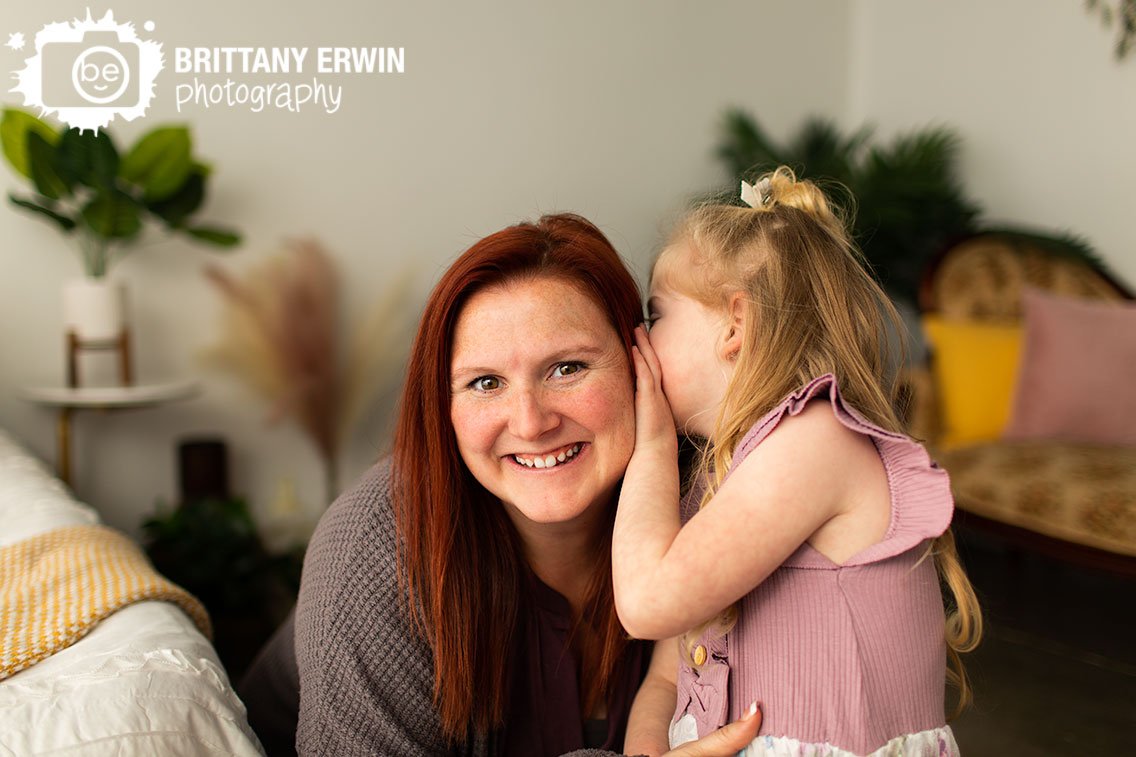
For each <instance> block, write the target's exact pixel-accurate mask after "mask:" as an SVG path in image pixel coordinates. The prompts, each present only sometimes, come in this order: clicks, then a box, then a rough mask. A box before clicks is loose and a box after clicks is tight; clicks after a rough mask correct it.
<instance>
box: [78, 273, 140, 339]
mask: <svg viewBox="0 0 1136 757" xmlns="http://www.w3.org/2000/svg"><path fill="white" fill-rule="evenodd" d="M63 328H64V330H65V331H68V332H71V333H74V334H75V335H76V336H77V337H78V339H79V341H80V342H100V341H109V340H112V339H117V338H118V336H119V335H120V334H121V333H122V332H123V331H124V330H125V329H126V287H125V286H124V285H123V284H122V282H119V281H108V280H106V279H75V280H72V281H68V282H67V283H65V284H64V285H63Z"/></svg>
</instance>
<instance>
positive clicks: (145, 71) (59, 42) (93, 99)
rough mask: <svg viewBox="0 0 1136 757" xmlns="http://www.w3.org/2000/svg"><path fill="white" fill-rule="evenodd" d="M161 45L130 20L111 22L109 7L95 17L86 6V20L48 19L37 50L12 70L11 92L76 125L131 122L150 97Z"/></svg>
mask: <svg viewBox="0 0 1136 757" xmlns="http://www.w3.org/2000/svg"><path fill="white" fill-rule="evenodd" d="M146 28H147V29H148V30H149V29H152V28H153V24H151V23H150V22H147V24H146ZM161 48H162V46H161V45H160V44H159V43H157V42H151V41H145V40H140V39H138V37H137V35H136V34H135V31H134V26H133V24H130V23H123V24H117V23H115V21H114V16H113V12H112V11H108V12H107V14H106V15H105V16H104V17H103V18H101V19H99V20H98V21H94V20H92V19H91V15H90V11H88V12H87V18H86V19H83V20H79V19H76V20H74V21H72V22H70V23H57V24H48V25H47V26H45V27H44V28H43V29H42V30H41V31H40V32H39V33H38V34H36V55H35V56H33V57H31V58H28V59H27V61H25V63H26V66H25V68H24V69H23V70H21V71H17V72H16V78H17V79H18V80H19V83H18V84H17V85H16V87H14V88H13V89H12V91H13V92H20V93H22V94H23V95H24V98H25V103H24V104H25V105H30V106H39V107H40V108H41V109H43V110H44V111H47V112H52V111H54V112H55V113H57V114H58V116H59V118H60V120H62V121H64V122H65V123H67V124H68V125H69V126H73V127H77V128H79V129H99V128H101V127H103V126H106V125H107V124H108V123H110V121H111V120H112V119H114V118H115V117H116V116H121V117H122V118H124V119H125V120H127V121H133V120H134V119H135V118H138V117H139V116H141V115H143V114H144V113H145V111H146V108H147V107H149V105H150V100H151V99H152V98H153V95H154V80H155V79H156V78H157V75H158V72H159V71H161V70H162V66H163V61H162V49H161Z"/></svg>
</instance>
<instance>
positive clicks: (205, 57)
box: [174, 47, 406, 74]
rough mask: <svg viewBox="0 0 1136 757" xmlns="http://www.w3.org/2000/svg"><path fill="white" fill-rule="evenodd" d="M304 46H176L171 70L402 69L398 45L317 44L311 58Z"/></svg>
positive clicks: (369, 71) (364, 71)
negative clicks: (352, 45)
mask: <svg viewBox="0 0 1136 757" xmlns="http://www.w3.org/2000/svg"><path fill="white" fill-rule="evenodd" d="M308 53H309V48H306V47H178V48H175V49H174V70H175V71H176V72H177V73H179V74H232V73H242V74H292V73H295V74H301V73H304V65H305V63H311V65H313V66H314V67H315V73H319V74H373V73H379V74H386V73H395V74H401V73H405V71H406V50H405V48H402V47H317V48H316V49H315V54H314V55H312V57H311V60H310V61H309V59H308Z"/></svg>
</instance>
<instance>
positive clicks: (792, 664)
mask: <svg viewBox="0 0 1136 757" xmlns="http://www.w3.org/2000/svg"><path fill="white" fill-rule="evenodd" d="M814 399H816V400H823V399H826V400H827V402H828V404H829V405H830V406H831V408H832V412H833V413H834V414H835V415H836V417H837V418H838V419H839V421H840V422H841V423H842V424H843V425H844V426H846V427H847V428H849V429H852V430H853V431H856V432H858V433H861V434H864V435H866V436H868V437H870V438H871V439H872V441H873V442H874V443H875V445H876V448H877V450H879V454H880V458H881V459H882V461H883V464H884V468H885V470H886V471H887V478H888V486H889V488H890V491H891V522H890V525H889V526H888V530H887V533H886V534H885V535H884V538H883V539H882V540H881V541H879V542H878V543H876V544H873V545H872V546H870V547H868V548H867V549H865V550H863V551H861V552H860V553H859V554H856V555H854V556H853V557H852V558H851V559H849V560H847V561H846V562H845V563H844V564H842V565H837V564H836V563H834V562H832V561H831V560H829V559H828V558H826V557H825V556H824V555H822V554H821V553H819V552H817V551H816V550H815V549H813V548H812V547H811V546H809V545H808V544H803V545H801V547H800V548H799V549H798V550H797V551H796V552H795V553H793V555H791V556H790V557H789V558H788V559H787V560H786V561H785V562H784V563H783V564H782V565H781V567H779V568H778V569H777V570H776V571H774V572H773V574H772V575H770V576H769V578H767V579H766V580H765V581H764V582H762V583H761V585H760V586H758V587H757V588H756V589H754V590H753V591H751V592H750V593H749V594H748V595H746V596H745V597H744V598H743V599H742V601H741V603H740V606H739V617H738V622H737V624H736V625H735V626H734V628H733V630H731V631H730V632H729V633H728V634H726V635H725V636H724V637H718V638H713V637H711V636H708V635H707V636H704V637H703V638H702V639H700V641H699V645H700V646H702V647H703V648H702V650H698V648H697V647H696V648H695V659H698V658H700V657H705V662H704V663H703V664H702V665H700V666H697V667H695V668H692V667H690V666H688V665H686V664H685V663H680V666H679V674H678V706H677V709H676V710H675V717H674V719H673V722H672V724H671V729H670V738H671V746H672V747H675V746H678V745H679V744H682V743H685V742H687V741H690V740H692V739H694V738H697V737H699V736H704V735H706V734H707V733H709V732H711V731H713V730H714V729H716V728H718V727H720V726H722V725H724V724H725V723H726V722H729V721H733V720H736V719H738V718H739V717H741V715H742V714H743V712H744V711H745V709H746V708H748V706H749V704H750V702H753V701H755V700H756V701H760V702H762V714H763V722H762V728H761V733H762V735H760V736H759V737H758V738H757V739H755V740H754V741H753V742H752V743H751V744H750V746H749V747H747V748H746V749H745V750H744V751H743V752H742V753H741V754H743V755H747V756H748V755H778V756H779V757H781V756H783V757H820V756H821V755H824V756H826V757H845V756H846V755H866V754H870V755H880V756H882V755H956V754H958V746H957V745H956V744H955V740H954V736H953V735H952V734H951V729H950V728H949V727H948V726H947V725H946V723H945V717H944V702H943V697H944V689H945V667H946V656H947V650H946V643H945V641H944V627H945V619H944V613H943V600H942V595H941V592H940V589H939V579H938V576H937V574H936V570H935V566H934V561H933V559H932V558H931V557H930V556H929V555H927V543H928V540H929V539H933V538H935V537H937V536H939V535H940V534H942V533H943V532H944V531H945V530H946V529H947V527H948V526H949V525H950V522H951V515H952V512H953V509H954V500H953V499H952V497H951V490H950V482H949V480H948V478H947V474H946V472H945V471H943V470H942V469H940V468H939V467H938V466H937V465H936V464H935V463H934V462H932V461H931V460H930V458H929V457H928V455H927V451H926V450H925V449H924V448H923V446H922V445H920V444H918V443H917V442H915V441H913V440H912V439H910V438H908V437H906V436H903V435H902V434H896V433H892V432H890V431H885V430H883V429H881V428H879V427H877V426H875V425H873V424H872V423H869V422H868V421H867V420H865V419H864V418H863V416H861V415H860V414H859V413H857V412H856V410H855V409H853V408H851V407H849V406H848V405H847V404H845V402H844V401H843V400H842V399H841V397H840V393H839V391H838V389H837V385H836V380H835V378H834V377H833V376H832V375H831V374H829V375H825V376H821V377H820V378H817V379H815V380H813V381H812V382H810V383H809V384H807V385H806V386H804V387H802V388H801V389H799V390H798V391H796V392H794V393H793V394H792V395H790V396H789V397H787V398H786V399H785V400H784V401H783V402H782V403H781V404H780V405H778V406H777V407H776V408H775V409H774V410H772V411H771V412H770V413H769V414H768V415H766V416H765V417H764V418H762V419H761V420H760V421H758V422H757V423H756V424H754V426H753V428H752V429H751V430H750V431H749V432H748V433H747V434H746V436H745V437H744V438H743V440H742V442H741V443H740V444H739V445H738V448H737V450H736V451H735V453H734V457H733V463H732V465H731V467H732V468H734V469H736V467H737V465H738V463H740V462H741V461H742V460H743V459H744V458H745V457H746V455H748V454H749V453H750V452H752V451H753V450H754V449H755V448H756V447H757V445H759V444H760V443H761V442H762V441H763V440H764V439H765V438H766V437H767V436H769V434H771V433H773V431H774V430H775V429H776V428H777V426H778V425H779V424H781V423H786V422H789V423H791V422H792V418H793V416H796V415H798V414H800V413H801V411H802V410H804V408H805V405H806V403H808V402H809V401H810V400H814ZM696 508H697V501H696V500H694V499H688V500H686V501H684V503H683V519H684V522H685V521H686V520H689V518H690V517H692V516H693V515H694V510H695V509H696Z"/></svg>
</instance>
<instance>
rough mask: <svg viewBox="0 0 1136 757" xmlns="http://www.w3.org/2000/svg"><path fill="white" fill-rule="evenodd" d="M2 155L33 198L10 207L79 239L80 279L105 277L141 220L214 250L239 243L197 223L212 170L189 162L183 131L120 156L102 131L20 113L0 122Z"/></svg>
mask: <svg viewBox="0 0 1136 757" xmlns="http://www.w3.org/2000/svg"><path fill="white" fill-rule="evenodd" d="M0 144H2V146H3V152H4V157H5V158H7V160H8V163H9V164H10V165H11V166H12V168H13V169H14V170H15V171H16V173H18V174H20V175H21V176H23V177H25V178H26V179H28V180H29V181H30V182H31V185H32V188H33V190H34V193H33V194H31V195H25V196H20V195H16V194H9V195H8V199H9V200H10V201H11V203H12V204H13V205H15V206H16V207H18V208H21V209H23V210H25V211H27V212H29V213H32V214H35V215H38V216H40V217H42V218H45V219H47V220H49V221H50V222H52V223H54V224H55V225H56V226H57V227H58V228H59V229H60V231H62V232H63V233H64V234H66V235H68V236H71V235H74V236H76V237H78V240H79V247H80V250H81V253H82V257H83V267H84V270H85V272H86V274H87V275H88V276H90V277H92V278H101V277H103V276H105V275H106V274H107V271H108V269H109V267H110V264H111V262H112V260H113V258H114V257H115V253H116V252H117V251H118V250H119V249H120V248H124V247H126V246H129V245H130V244H131V243H133V242H135V241H136V240H137V239H138V237H139V235H140V233H141V231H142V229H143V227H144V226H145V225H146V223H147V222H156V223H159V224H161V225H162V226H164V227H165V228H166V229H167V230H168V231H170V232H173V233H182V234H185V235H187V236H188V237H190V238H191V239H194V240H196V241H199V242H204V243H206V244H209V245H213V246H215V247H222V248H225V247H233V246H235V245H237V244H239V243H240V235H239V234H237V233H236V232H234V231H231V230H228V229H223V228H219V227H215V226H209V225H205V224H201V223H198V222H196V221H195V220H194V215H195V214H196V213H197V211H198V210H199V209H200V208H201V205H202V203H203V202H204V201H205V196H206V191H207V187H208V181H209V174H210V172H211V168H210V167H209V165H207V164H206V163H203V162H201V161H200V160H198V159H196V158H195V157H194V156H193V143H192V138H191V136H190V132H189V129H188V128H187V127H185V126H161V127H158V128H156V129H153V130H151V131H149V132H147V133H146V134H144V135H142V137H141V138H139V139H138V141H137V142H135V143H134V145H133V146H132V147H131V148H130V149H129V150H128V151H127V152H126V153H125V154H122V153H120V151H119V149H118V148H117V147H116V146H115V144H114V141H113V140H112V139H111V136H110V134H108V133H107V132H106V131H105V130H104V131H98V132H96V131H80V130H79V129H68V128H62V129H58V130H57V129H54V128H53V127H52V126H51V125H49V124H47V123H46V122H44V121H42V120H40V119H39V118H36V117H35V116H34V115H32V114H30V113H28V112H26V111H23V110H20V109H18V108H5V109H4V113H3V117H2V118H0Z"/></svg>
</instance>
